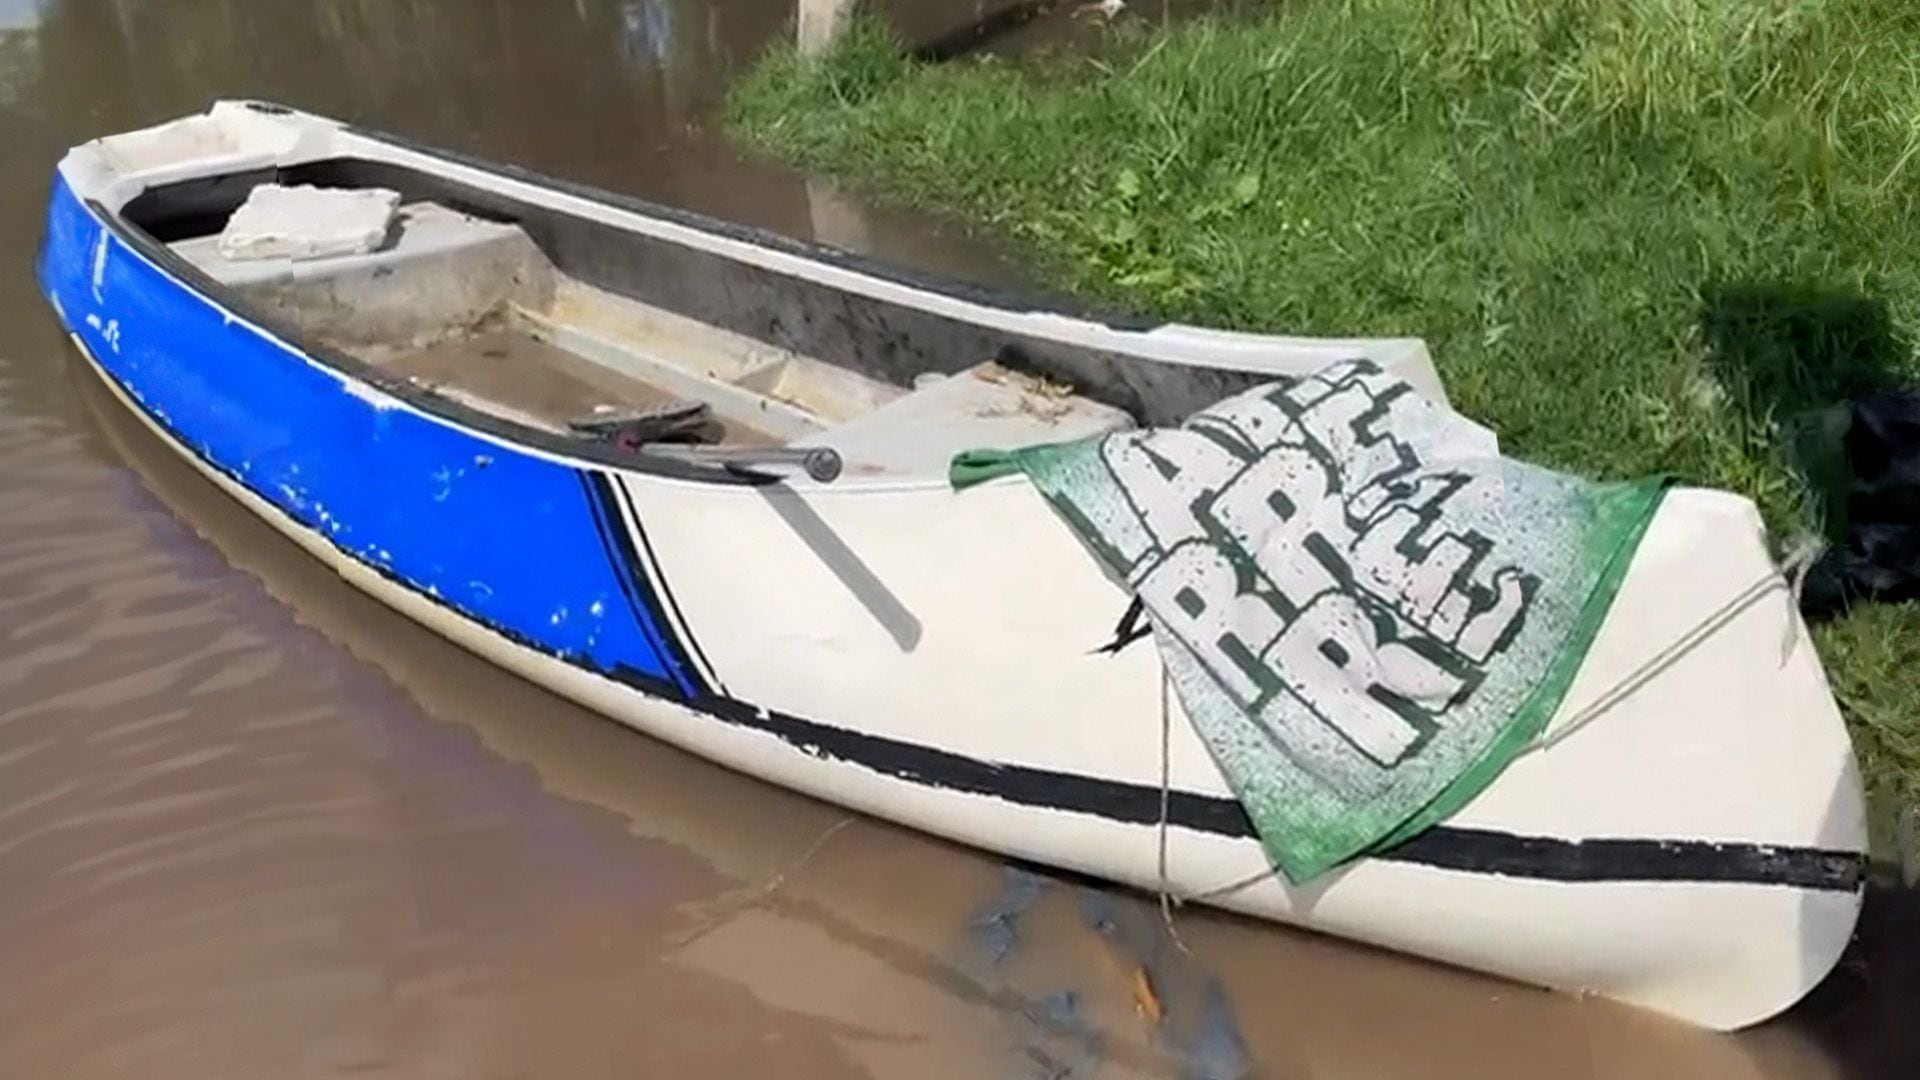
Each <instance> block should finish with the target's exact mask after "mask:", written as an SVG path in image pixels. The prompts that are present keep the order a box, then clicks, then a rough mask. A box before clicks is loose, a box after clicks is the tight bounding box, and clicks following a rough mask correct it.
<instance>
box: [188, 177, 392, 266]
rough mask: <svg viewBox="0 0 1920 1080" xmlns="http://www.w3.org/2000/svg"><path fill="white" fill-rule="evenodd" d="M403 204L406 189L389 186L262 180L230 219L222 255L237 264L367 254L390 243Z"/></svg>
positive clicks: (221, 238) (223, 232) (223, 242)
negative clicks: (286, 184) (332, 185)
mask: <svg viewBox="0 0 1920 1080" xmlns="http://www.w3.org/2000/svg"><path fill="white" fill-rule="evenodd" d="M399 207H400V193H399V192H397V191H388V190H386V189H385V188H351V189H349V188H318V187H312V186H307V185H302V186H299V187H283V186H281V185H279V184H262V185H260V186H259V187H256V188H254V189H253V191H252V193H251V194H249V195H248V196H247V201H246V202H244V203H242V204H241V205H240V209H238V210H235V211H234V212H233V217H231V218H229V219H228V221H227V227H226V229H225V230H223V231H222V232H221V233H220V245H219V246H220V255H221V257H223V258H226V259H228V260H231V261H234V262H241V261H246V260H255V259H294V260H305V259H324V258H327V257H329V256H334V255H365V254H367V253H369V252H372V251H375V250H377V249H379V247H380V246H381V245H382V244H384V243H386V240H387V233H388V231H389V230H390V229H391V228H392V227H393V215H394V212H395V211H396V210H398V209H399Z"/></svg>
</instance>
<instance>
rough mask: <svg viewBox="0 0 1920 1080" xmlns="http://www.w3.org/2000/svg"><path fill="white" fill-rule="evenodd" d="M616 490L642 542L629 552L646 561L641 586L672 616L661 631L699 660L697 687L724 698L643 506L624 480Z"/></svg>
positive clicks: (617, 483)
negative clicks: (669, 579) (669, 576)
mask: <svg viewBox="0 0 1920 1080" xmlns="http://www.w3.org/2000/svg"><path fill="white" fill-rule="evenodd" d="M613 487H614V492H615V495H616V496H617V497H618V498H619V500H620V502H621V504H622V505H624V506H625V507H626V508H627V516H626V518H625V520H627V521H629V522H632V523H633V535H634V538H635V539H637V540H639V542H640V544H639V547H638V548H629V549H628V550H629V551H637V552H638V553H639V555H640V556H641V557H642V558H644V559H646V565H645V566H644V567H642V569H643V570H645V571H646V574H645V576H644V577H642V578H641V579H640V583H641V584H642V585H649V586H651V588H652V590H653V598H654V601H655V606H656V607H657V608H658V609H660V610H663V611H666V612H670V613H671V614H672V615H673V620H672V621H671V622H666V623H662V624H660V632H661V633H662V634H670V635H677V637H678V643H679V646H680V651H681V653H682V654H684V655H686V656H689V657H691V658H692V659H694V660H697V661H699V666H698V667H697V668H695V669H694V671H693V676H692V682H693V683H694V684H695V685H696V686H700V685H704V686H705V691H704V692H705V693H708V694H718V695H720V696H722V697H724V696H725V695H726V693H727V688H726V687H724V686H722V685H720V677H719V675H717V674H716V673H715V672H714V670H713V661H711V660H708V659H707V654H706V653H705V652H703V651H702V650H701V648H700V643H699V642H698V641H695V640H694V639H693V628H692V627H691V626H689V625H688V624H687V615H686V612H684V611H681V610H680V602H679V601H678V600H675V599H674V598H673V590H672V589H669V588H667V572H666V570H665V569H664V568H663V566H662V564H661V562H660V556H658V555H655V554H654V552H653V541H652V540H649V539H648V538H647V524H646V522H644V521H642V520H641V519H640V507H639V506H637V505H636V504H635V503H634V501H633V492H632V491H630V490H628V488H627V483H626V481H624V480H614V481H613ZM614 520H615V521H619V520H621V519H620V518H615V519H614Z"/></svg>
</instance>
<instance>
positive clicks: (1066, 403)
mask: <svg viewBox="0 0 1920 1080" xmlns="http://www.w3.org/2000/svg"><path fill="white" fill-rule="evenodd" d="M269 182H271V183H279V184H284V185H302V184H312V185H316V186H320V187H348V188H352V187H381V188H387V189H390V190H396V191H399V192H400V193H401V196H402V202H403V205H402V212H401V220H400V222H399V224H398V226H397V227H396V230H395V232H396V236H395V239H394V240H393V241H392V242H391V243H390V246H389V249H388V250H383V251H382V252H380V253H377V257H353V258H350V259H348V260H347V261H344V262H342V261H336V260H316V261H315V262H314V263H312V264H293V265H292V266H288V265H287V264H284V263H282V264H280V266H278V267H277V268H272V269H271V270H268V269H262V268H261V267H259V266H258V265H255V266H243V265H242V264H227V265H222V262H221V260H220V257H219V255H218V253H217V251H216V250H215V247H214V243H215V238H216V237H217V235H218V233H219V232H220V230H221V229H222V227H223V226H224V224H225V222H226V220H227V219H228V217H229V216H230V215H231V214H232V212H233V211H234V210H235V209H237V208H238V207H239V206H240V204H241V203H242V202H244V201H245V199H246V197H247V195H248V193H249V192H250V191H251V190H252V188H253V187H254V186H256V185H258V184H261V183H269ZM662 213H663V214H664V213H666V212H662ZM120 216H121V218H122V220H123V222H125V223H126V224H127V225H128V226H130V227H131V228H133V229H134V230H136V231H139V232H144V233H145V234H147V235H148V236H149V237H150V238H151V239H153V240H154V241H156V242H157V243H160V244H163V245H166V246H168V247H170V248H172V249H173V250H174V251H175V252H176V253H178V254H179V255H181V256H182V257H184V258H186V259H187V260H188V261H189V262H192V263H193V264H195V265H196V266H198V267H199V268H200V269H202V270H203V271H206V273H207V274H208V276H209V277H211V278H213V279H214V280H215V281H216V282H218V283H219V284H220V285H221V286H222V287H224V288H226V289H230V290H232V291H233V293H235V294H237V295H238V296H239V298H241V299H243V300H244V301H246V302H247V310H250V311H264V313H265V314H267V315H269V316H271V319H270V320H269V321H272V322H274V323H275V324H276V329H285V328H288V327H291V328H292V329H293V330H294V332H295V333H296V334H297V335H298V336H299V337H300V338H301V339H302V340H304V341H309V342H318V343H323V344H326V345H330V346H332V347H334V348H335V349H338V350H340V351H343V352H346V353H348V354H350V355H353V356H356V357H358V358H360V359H362V360H365V361H367V362H369V363H372V364H374V365H376V366H378V367H380V368H383V369H386V370H388V371H390V372H392V373H394V374H396V375H399V376H402V377H405V378H409V379H411V380H413V381H416V382H419V383H421V384H424V385H429V386H432V387H433V388H434V389H436V390H438V391H439V392H440V393H441V394H444V395H446V396H448V397H452V398H455V399H458V400H460V401H461V402H462V403H463V404H467V405H469V406H472V407H475V408H480V409H483V410H484V411H487V412H490V413H493V414H496V415H499V416H502V417H505V418H507V419H509V420H512V421H516V422H519V423H521V424H525V425H532V426H537V427H539V428H542V429H544V430H546V431H548V432H560V433H564V432H566V431H567V429H568V427H569V425H571V424H573V423H574V422H575V421H578V420H580V419H582V418H583V417H592V416H594V415H611V414H614V413H617V412H622V411H627V410H634V409H644V408H649V407H653V406H656V405H658V404H660V403H663V402H674V401H685V400H688V399H697V400H701V401H705V402H707V403H708V405H709V406H710V407H711V409H712V413H713V417H714V424H715V426H714V428H713V429H712V430H711V431H710V432H707V433H705V434H704V435H703V436H702V441H713V442H721V443H735V444H746V445H752V444H768V443H774V444H777V443H787V442H806V441H809V440H812V441H822V440H824V439H825V438H826V437H827V436H826V433H830V432H840V431H841V430H842V429H843V428H844V427H845V425H847V424H848V423H849V422H850V421H853V420H855V419H857V418H859V417H862V416H866V415H868V414H872V413H875V412H876V411H886V412H889V413H898V414H899V418H898V420H897V421H896V422H894V423H892V424H890V425H885V426H886V427H888V428H889V429H898V428H901V427H902V421H905V420H907V419H909V418H911V419H912V420H913V421H914V422H915V423H917V424H919V425H920V426H921V427H922V428H923V429H924V428H925V427H926V425H927V424H928V423H929V422H930V421H932V422H933V425H934V427H936V428H942V429H944V428H952V429H953V430H951V431H947V432H946V437H945V438H944V439H943V438H938V437H935V438H933V439H932V442H933V443H934V444H937V445H935V446H934V447H933V450H935V451H937V453H933V452H929V453H924V454H919V455H917V458H918V459H919V460H918V464H920V465H925V464H927V463H929V462H931V461H934V460H937V459H938V458H939V457H940V456H941V455H944V454H946V453H948V452H950V451H957V450H960V449H967V448H969V447H970V446H974V445H1005V444H1009V443H1013V444H1018V443H1022V442H1034V441H1057V440H1059V439H1061V438H1070V437H1079V436H1082V435H1086V434H1091V433H1094V432H1098V431H1103V430H1111V429H1113V428H1116V427H1124V426H1130V425H1133V424H1139V423H1146V424H1173V423H1178V422H1179V421H1180V420H1181V419H1182V418H1184V417H1185V416H1186V415H1188V414H1189V413H1191V412H1192V411H1194V410H1196V409H1198V408H1200V407H1203V406H1205V405H1207V404H1209V403H1211V402H1213V401H1216V400H1218V399H1219V398H1221V397H1223V396H1226V395H1227V394H1230V393H1233V392H1235V391H1237V390H1240V389H1244V388H1245V387H1247V386H1251V385H1253V384H1254V383H1256V382H1258V381H1260V380H1261V379H1262V378H1264V376H1261V375H1258V374H1254V373H1250V372H1242V371H1229V370H1222V369H1217V368H1210V367H1187V366H1184V365H1178V364H1167V363H1163V362H1158V361H1153V360H1147V359H1143V358H1140V357H1134V356H1127V355H1123V354H1119V353H1113V352H1105V351H1101V350H1096V349H1090V348H1085V347H1080V346H1077V345H1073V344H1071V343H1066V342H1062V341H1058V340H1054V339H1051V338H1037V337H1029V336H1026V335H1022V334H1015V333H1007V332H1004V331H1001V330H997V329H993V328H990V327H984V326H980V325H976V324H974V323H970V322H967V321H964V320H962V319H957V318H953V317H949V316H946V315H942V314H938V313H934V312H930V311H927V310H924V309H922V308H920V307H915V306H909V305H907V304H902V303H897V302H894V301H891V300H887V299H883V298H878V297H874V296H868V295H864V294H860V293H852V292H847V291H844V290H842V289H839V288H836V287H834V286H832V285H831V284H829V283H827V282H824V281H822V280H818V279H817V278H816V277H814V276H809V275H808V274H806V273H804V272H801V273H795V272H791V267H788V268H784V269H773V268H770V267H768V266H764V265H761V264H760V261H758V260H754V259H736V258H731V257H727V256H725V255H721V254H717V253H715V252H712V251H709V250H704V249H702V248H699V247H694V246H689V245H686V244H682V243H679V242H676V241H673V240H670V239H664V238H661V237H659V236H655V235H651V234H649V233H647V232H643V231H639V230H636V229H632V228H627V227H623V226H621V225H618V224H613V223H609V222H607V221H603V220H600V219H599V218H597V217H594V216H589V215H582V214H575V213H570V212H566V211H563V210H560V209H557V208H556V207H554V206H551V205H548V204H547V203H546V202H544V201H534V200H530V199H529V200H522V199H519V198H516V197H514V196H511V195H508V194H506V193H503V192H501V191H499V190H496V189H495V188H493V187H487V186H480V185H477V184H468V183H466V182H464V181H461V180H459V179H455V178H453V177H451V176H449V175H445V174H442V173H438V172H429V171H426V170H422V169H415V168H412V167H408V166H405V165H400V164H396V163H393V162H388V161H377V160H369V159H361V158H338V159H330V160H323V161H317V162H312V163H307V164H301V165H295V166H285V167H278V168H268V169H258V170H252V171H248V172H241V173H235V174H230V175H225V176H218V177H212V178H202V179H194V180H187V181H180V182H175V183H170V184H164V185H159V186H156V187H153V188H151V189H149V190H147V191H146V192H144V193H142V194H141V195H139V196H137V197H136V198H134V199H133V200H132V201H130V202H129V203H128V204H127V205H126V206H125V207H124V208H123V209H122V211H121V215H120ZM703 225H704V226H705V227H708V228H712V226H711V224H710V223H703ZM746 235H748V236H757V234H746ZM356 259H357V260H358V261H357V262H356V261H354V260H356ZM896 276H897V275H896ZM941 288H942V289H943V291H946V292H948V293H953V292H955V287H954V286H951V285H943V286H942V287H941ZM961 291H962V292H964V291H965V290H964V289H962V290H961ZM975 298H977V297H975ZM999 302H1001V303H1004V298H1002V299H1001V300H1000V301H999ZM987 361H994V362H995V363H994V364H993V365H990V366H987V367H983V366H982V365H983V363H985V362H987ZM963 373H967V374H971V375H975V376H979V375H982V374H983V373H984V374H987V375H989V376H990V377H993V379H994V381H1001V380H1000V379H999V378H998V376H1001V375H1007V374H1009V373H1010V374H1011V376H1012V378H1011V379H1010V380H1008V382H1009V383H1010V384H1011V385H1013V386H1014V387H1016V388H1017V389H1018V390H1019V391H1020V392H1019V393H1018V394H1013V395H1011V396H1010V395H1009V394H1008V393H1007V391H1005V390H999V391H995V392H994V393H997V394H999V395H1000V396H999V397H991V395H990V396H989V399H979V395H977V394H971V393H962V392H960V391H958V390H955V389H953V388H949V389H948V390H946V391H943V394H944V396H945V397H946V398H948V399H951V400H948V401H947V402H946V403H945V404H944V406H942V405H940V404H938V403H934V402H928V403H924V404H922V403H920V402H919V401H918V400H917V399H916V401H914V402H909V403H905V404H896V403H897V402H898V399H902V398H916V396H917V393H920V392H924V388H925V387H926V386H927V385H928V384H929V383H930V382H931V381H933V380H936V379H938V378H939V377H941V376H951V375H960V374H963ZM1036 389H1037V390H1038V394H1037V396H1036V395H1035V394H1034V393H1029V392H1028V391H1033V390H1036ZM1069 391H1070V392H1069ZM976 399H978V400H976ZM890 404H893V405H895V407H894V408H893V409H891V410H883V407H884V406H888V405H890ZM959 413H968V414H969V415H970V416H971V421H970V422H968V423H953V422H951V421H953V420H954V419H955V417H956V416H957V415H958V414H959ZM986 414H995V415H999V417H1000V419H1001V421H1002V422H1001V423H1000V424H999V425H998V426H997V427H994V426H992V425H988V426H986V427H983V426H982V424H981V423H979V422H978V421H980V420H982V419H983V418H984V416H985V415H986ZM1012 414H1024V415H1025V416H1026V418H1027V419H1029V420H1032V419H1036V418H1037V419H1039V420H1040V421H1043V422H1042V423H1038V424H1034V423H1027V424H1024V425H1020V424H1011V423H1008V422H1005V421H1006V420H1007V418H1008V417H1009V416H1011V415H1012ZM869 426H875V425H869ZM938 434H939V432H935V435H936V436H937V435H938ZM855 436H857V437H855ZM849 437H850V438H851V439H852V441H853V442H854V443H856V444H872V445H874V446H878V447H882V448H883V451H884V452H881V453H880V454H879V456H880V457H882V458H889V457H891V458H901V457H902V456H903V455H902V454H901V453H898V452H895V451H896V450H897V448H898V445H899V444H900V443H902V442H903V440H904V439H905V432H904V431H901V430H888V431H885V432H875V433H871V436H870V437H869V433H867V432H865V431H864V430H863V431H862V432H858V433H851V434H850V435H849ZM904 456H916V455H913V454H907V455H904ZM896 464H897V463H896Z"/></svg>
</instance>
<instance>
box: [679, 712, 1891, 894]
mask: <svg viewBox="0 0 1920 1080" xmlns="http://www.w3.org/2000/svg"><path fill="white" fill-rule="evenodd" d="M695 707H696V708H699V709H701V710H703V711H706V712H709V713H712V714H714V715H715V716H717V717H719V718H720V719H723V720H726V721H728V722H730V723H734V724H739V725H742V726H746V727H753V728H758V729H760V730H762V731H766V732H767V733H769V734H772V735H776V736H778V737H779V738H781V739H782V740H784V741H786V742H789V743H792V744H793V745H795V746H798V747H800V748H801V749H802V750H805V751H806V752H808V753H810V754H813V755H815V756H818V757H831V758H835V759H838V760H842V761H846V762H849V763H852V764H858V765H861V766H864V767H866V768H869V769H873V770H874V771H876V772H882V773H886V774H887V775H889V776H894V777H897V778H899V779H902V780H908V781H911V782H914V783H921V784H928V785H932V786H935V787H942V788H948V789H950V790H956V791H964V792H968V793H970V794H977V795H989V796H993V797H996V798H1000V799H1005V800H1007V801H1008V802H1013V803H1018V804H1020V805H1022V806H1032V807H1036V808H1040V809H1046V810H1063V811H1070V812H1075V813H1083V814H1091V815H1093V816H1096V817H1102V818H1106V819H1108V820H1110V821H1120V822H1126V823H1128V824H1135V825H1153V824H1157V823H1158V822H1159V820H1160V799H1161V793H1160V789H1159V788H1157V787H1152V786H1148V785H1144V784H1130V783H1126V782H1124V781H1119V780H1107V779H1103V778H1100V777H1093V776H1082V775H1078V774H1075V773H1063V772H1053V771H1050V770H1046V769H1035V768H1030V767H1028V766H1024V765H1006V764H1001V763H997V762H990V761H982V760H980V759H978V758H971V757H966V756H964V755H961V754H955V753H952V752H950V751H946V750H939V749H935V748H933V747H929V746H922V745H919V744H917V743H908V742H901V741H898V740H894V739H888V738H884V737H882V736H878V735H872V734H868V733H865V732H856V731H849V730H847V729H845V728H836V727H830V726H828V725H825V724H818V723H815V722H813V721H811V720H803V719H801V718H799V717H796V716H787V715H784V714H782V713H777V712H763V711H761V710H758V709H755V708H754V707H752V706H750V705H747V704H745V703H743V702H738V701H731V700H710V701H703V702H697V703H695ZM1167 822H1168V824H1170V825H1173V826H1176V827H1179V828H1184V829H1189V830H1192V831H1194V832H1204V833H1213V834H1215V835H1218V836H1227V837H1234V838H1246V839H1252V838H1254V837H1255V836H1256V835H1257V834H1256V833H1255V832H1254V828H1253V822H1252V821H1251V820H1249V819H1248V817H1247V813H1246V810H1245V808H1244V807H1242V806H1241V805H1240V803H1239V802H1237V801H1235V800H1233V799H1230V798H1224V797H1221V796H1216V795H1202V794H1199V793H1196V792H1191V791H1177V790H1176V791H1171V792H1168V793H1167ZM1368 857H1369V858H1375V859H1381V860H1384V861H1387V862H1399V863H1410V864H1413V865H1418V866H1427V867H1431V868H1433V869H1436V870H1455V871H1461V872H1464V873H1474V874H1494V875H1498V876H1501V877H1516V878H1529V879H1534V880H1541V881H1560V882H1569V883H1581V882H1585V883H1599V882H1659V881H1665V882H1702V883H1716V882H1721V883H1727V884H1744V885H1785V886H1791V887H1793V888H1799V889H1818V890H1825V891H1841V892H1851V891H1854V890H1856V889H1858V888H1859V887H1860V884H1861V882H1862V880H1863V879H1864V873H1865V859H1864V856H1862V855H1861V854H1860V853H1859V852H1849V851H1834V850H1825V849H1820V848H1802V847H1776V846H1773V845H1768V844H1750V843H1727V842H1718V841H1707V840H1650V839H1617V838H1597V839H1588V840H1567V839H1561V838H1559V837H1546V836H1519V835H1516V834H1513V833H1508V832H1501V831H1498V830H1493V829H1473V828H1463V827H1458V826H1450V825H1436V826H1434V827H1432V828H1430V829H1428V830H1427V831H1425V832H1423V833H1421V834H1420V835H1418V836H1416V837H1414V838H1412V839H1411V840H1408V841H1406V842H1405V843H1402V844H1400V845H1399V846H1397V847H1393V848H1390V849H1387V850H1385V851H1379V852H1375V853H1373V854H1372V855H1370V856H1368Z"/></svg>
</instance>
